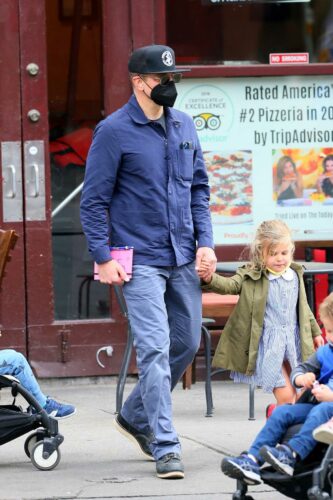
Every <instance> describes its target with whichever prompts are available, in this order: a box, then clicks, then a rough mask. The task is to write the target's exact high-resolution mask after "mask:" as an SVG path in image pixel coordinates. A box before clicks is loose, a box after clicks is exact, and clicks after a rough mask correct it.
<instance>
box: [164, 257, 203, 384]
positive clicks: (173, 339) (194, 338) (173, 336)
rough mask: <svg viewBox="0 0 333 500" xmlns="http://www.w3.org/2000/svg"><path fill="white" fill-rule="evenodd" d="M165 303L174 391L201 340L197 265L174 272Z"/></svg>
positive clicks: (199, 291)
mask: <svg viewBox="0 0 333 500" xmlns="http://www.w3.org/2000/svg"><path fill="white" fill-rule="evenodd" d="M165 302H166V306H167V311H168V319H169V325H170V369H171V388H172V389H173V388H174V387H175V385H176V384H177V382H178V381H179V379H180V378H181V376H182V375H183V373H184V371H185V370H186V368H187V367H188V365H189V364H190V363H192V361H193V358H194V356H195V354H196V352H197V351H198V348H199V345H200V339H201V323H202V294H201V288H200V280H199V277H198V275H197V272H196V270H195V263H194V262H193V263H191V264H187V265H185V266H182V267H177V268H173V271H172V273H171V275H170V278H169V280H168V282H167V288H166V293H165Z"/></svg>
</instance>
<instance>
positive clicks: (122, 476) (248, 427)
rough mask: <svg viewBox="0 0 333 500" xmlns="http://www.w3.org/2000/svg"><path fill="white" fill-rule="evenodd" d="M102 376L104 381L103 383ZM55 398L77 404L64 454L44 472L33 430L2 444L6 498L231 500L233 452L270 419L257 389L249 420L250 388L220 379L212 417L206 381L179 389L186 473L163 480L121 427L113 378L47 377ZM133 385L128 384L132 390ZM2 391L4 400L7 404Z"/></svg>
mask: <svg viewBox="0 0 333 500" xmlns="http://www.w3.org/2000/svg"><path fill="white" fill-rule="evenodd" d="M96 382H97V383H96ZM41 385H42V387H43V390H44V391H45V392H46V393H47V394H50V395H51V396H52V397H54V398H55V399H58V400H60V401H64V402H70V403H73V404H75V405H76V407H77V414H76V415H74V416H73V417H71V418H68V419H66V420H63V421H60V422H59V429H60V432H61V433H62V434H63V435H64V436H65V441H64V443H63V444H62V445H61V446H60V450H61V454H62V458H61V461H60V463H59V465H58V466H57V467H56V468H55V469H54V470H52V471H48V472H42V471H39V470H37V469H36V468H35V467H34V466H33V465H32V463H31V462H30V460H29V459H28V458H27V457H26V455H25V453H24V449H23V445H24V441H25V439H26V437H27V435H25V436H22V437H21V438H18V439H16V440H14V441H11V442H10V443H7V444H5V445H3V446H2V447H1V458H0V471H1V476H0V477H1V488H0V499H1V500H12V499H15V500H50V499H56V500H62V499H80V500H93V499H94V500H95V499H98V500H103V499H124V498H140V499H145V500H148V499H149V500H150V499H155V500H156V499H162V500H167V499H170V500H171V499H176V500H193V499H196V500H215V499H216V500H217V499H218V500H221V499H222V500H224V499H231V498H232V493H233V491H234V489H235V481H233V480H232V479H230V478H227V477H226V476H224V475H223V474H222V473H221V470H220V463H221V459H222V458H223V456H225V455H226V454H239V453H240V452H241V451H243V450H244V449H246V448H247V446H248V445H249V443H250V442H251V440H252V438H253V437H254V435H255V434H256V433H257V432H258V430H259V429H260V428H261V427H262V425H263V424H264V421H265V420H264V413H265V407H266V405H267V404H268V403H269V402H272V397H270V396H269V395H267V394H263V393H262V391H260V390H257V391H256V394H255V416H256V420H255V421H249V420H248V386H245V385H234V384H233V383H232V382H214V383H213V397H214V406H215V413H214V416H213V417H212V418H207V417H205V416H204V415H205V390H204V383H203V382H198V383H196V384H195V385H193V386H192V388H191V389H190V390H187V391H184V390H183V389H182V387H181V384H178V386H177V387H176V389H175V391H174V393H173V402H174V422H175V426H176V429H177V431H178V433H179V434H180V437H181V443H182V449H183V460H184V464H185V479H183V480H172V481H171V480H162V479H158V478H157V477H156V475H155V465H154V463H153V462H149V461H145V460H144V459H142V458H141V455H140V453H139V452H137V450H136V447H135V446H134V445H133V444H132V443H131V442H130V441H128V440H127V439H126V438H124V437H123V436H122V435H121V434H120V433H118V432H117V431H116V430H115V429H114V427H113V425H112V423H111V422H112V419H113V416H114V411H115V401H116V397H115V389H116V380H115V379H114V378H109V379H102V380H98V379H96V380H93V379H92V381H91V382H90V381H89V380H88V381H87V380H85V381H84V383H82V381H81V380H80V379H73V380H67V381H61V380H51V381H43V380H42V381H41ZM131 387H133V383H132V382H130V383H128V384H127V385H126V388H125V396H126V393H128V392H129V391H130V390H131ZM5 399H7V398H5V392H4V391H2V399H1V403H2V404H4V402H5ZM249 493H250V494H251V495H252V497H253V498H254V499H255V500H267V499H268V498H269V499H270V500H279V499H283V498H286V497H285V496H284V495H281V494H280V493H277V492H276V491H275V490H272V488H270V487H269V486H266V485H264V484H263V485H259V486H256V487H250V492H249Z"/></svg>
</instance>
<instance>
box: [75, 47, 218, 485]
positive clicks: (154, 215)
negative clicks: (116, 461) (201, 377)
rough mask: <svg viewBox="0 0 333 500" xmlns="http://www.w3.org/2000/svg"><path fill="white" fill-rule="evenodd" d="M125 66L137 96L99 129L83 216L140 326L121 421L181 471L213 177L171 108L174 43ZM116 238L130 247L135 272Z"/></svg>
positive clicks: (163, 470)
mask: <svg viewBox="0 0 333 500" xmlns="http://www.w3.org/2000/svg"><path fill="white" fill-rule="evenodd" d="M128 68H129V73H130V80H131V83H132V87H133V95H132V97H131V98H130V100H129V101H128V103H127V104H125V106H123V107H122V108H120V109H119V110H118V111H116V112H115V113H113V114H112V115H110V116H109V117H107V118H106V119H105V120H104V121H102V122H101V123H100V124H99V125H98V126H97V128H96V130H95V134H94V139H93V143H92V146H91V149H90V151H89V155H88V159H87V168H86V177H85V182H84V188H83V194H82V200H81V220H82V224H83V228H84V232H85V234H86V237H87V239H88V244H89V250H90V252H91V253H92V255H93V257H94V260H95V261H96V262H97V264H98V272H99V276H100V281H101V282H102V283H108V284H113V283H114V284H117V285H119V284H123V283H124V282H125V284H124V295H125V298H126V302H127V308H128V311H129V320H130V324H131V328H132V331H133V335H134V346H135V349H136V355H137V367H138V372H139V382H138V384H137V385H136V387H135V388H134V390H133V391H132V393H131V394H130V396H129V397H128V399H127V400H126V402H125V403H124V406H123V408H122V410H121V414H119V415H118V416H117V418H116V420H115V426H116V427H117V429H118V430H119V431H120V432H122V433H123V434H124V435H125V436H126V437H128V438H129V439H131V440H132V441H134V442H135V443H136V444H138V445H139V447H140V449H141V451H142V453H143V454H144V456H145V457H146V458H149V459H153V460H155V461H156V471H157V476H158V477H160V478H183V477H184V466H183V464H182V461H181V456H180V443H179V439H178V436H177V433H176V431H175V429H174V427H173V424H172V408H171V407H172V405H171V390H172V389H173V388H174V387H175V385H176V384H177V382H178V380H179V378H180V377H181V376H182V374H183V372H184V371H185V369H186V367H187V366H188V365H189V364H190V363H191V362H192V360H193V357H194V356H195V353H196V351H197V349H198V346H199V342H200V330H201V291H200V283H199V277H198V274H197V272H196V268H197V269H198V268H199V267H200V263H201V261H202V260H204V261H205V262H209V264H210V268H209V271H210V269H213V270H214V269H215V265H216V257H215V254H214V250H213V237H212V226H211V220H210V214H209V207H208V202H209V187H208V179H207V173H206V169H205V165H204V161H203V156H202V151H201V148H200V145H199V141H198V137H197V134H196V131H195V127H194V124H193V120H192V119H191V118H190V117H189V116H187V115H186V114H185V113H182V112H179V111H175V110H173V109H172V106H173V104H174V102H175V100H176V97H177V91H176V86H175V81H176V82H178V81H179V80H180V77H181V72H182V71H184V70H181V69H179V68H176V66H175V57H174V51H173V50H172V49H171V48H170V47H167V46H164V45H150V46H146V47H141V48H140V49H137V50H135V51H134V52H133V54H132V55H131V57H130V59H129V63H128ZM109 230H110V231H109ZM110 245H112V246H126V245H127V246H133V247H134V263H133V264H134V265H133V277H132V278H131V280H129V277H128V276H127V274H126V273H125V271H124V269H123V267H122V266H121V265H120V264H119V263H118V262H117V261H115V260H111V257H110ZM209 271H207V272H209ZM200 276H201V274H200Z"/></svg>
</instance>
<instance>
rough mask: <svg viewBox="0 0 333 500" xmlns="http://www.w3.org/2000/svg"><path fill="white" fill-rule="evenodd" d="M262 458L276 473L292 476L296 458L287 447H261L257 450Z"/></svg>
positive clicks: (282, 445) (281, 445) (280, 445)
mask: <svg viewBox="0 0 333 500" xmlns="http://www.w3.org/2000/svg"><path fill="white" fill-rule="evenodd" d="M259 453H260V455H261V456H262V458H264V459H265V460H266V462H268V463H269V464H270V465H272V466H273V467H274V469H275V470H277V471H278V472H282V474H287V475H288V476H292V475H293V474H294V468H295V464H296V457H295V456H294V454H293V452H292V450H291V449H290V448H289V446H286V445H284V444H279V445H278V446H277V447H276V448H274V447H273V446H263V447H262V448H260V450H259Z"/></svg>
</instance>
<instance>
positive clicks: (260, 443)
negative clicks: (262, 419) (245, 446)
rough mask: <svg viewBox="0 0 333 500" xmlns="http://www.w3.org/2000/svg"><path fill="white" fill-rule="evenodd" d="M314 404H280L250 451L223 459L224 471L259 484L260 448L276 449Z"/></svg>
mask: <svg viewBox="0 0 333 500" xmlns="http://www.w3.org/2000/svg"><path fill="white" fill-rule="evenodd" d="M312 406H313V405H305V404H304V405H303V404H296V405H284V406H278V407H277V408H276V409H275V410H274V412H273V413H272V415H271V416H270V418H269V419H268V420H267V421H266V424H265V426H264V427H263V428H262V429H261V431H260V432H259V434H258V435H257V436H256V438H255V439H254V441H253V443H252V444H251V446H250V448H249V450H248V452H246V453H243V454H242V455H240V456H238V457H226V458H224V459H223V460H222V464H221V466H222V472H224V474H226V475H227V476H229V477H233V478H234V479H240V480H241V481H244V482H246V483H247V484H259V483H260V465H261V464H262V463H263V462H264V460H263V458H262V456H261V453H260V452H259V450H262V449H263V448H266V446H267V447H268V448H271V447H273V449H275V448H274V447H275V446H276V445H277V444H278V443H279V442H280V441H281V439H282V437H283V436H284V434H285V432H286V430H287V429H288V427H290V426H291V425H294V424H299V423H303V422H304V421H305V419H306V417H307V415H308V414H309V412H310V411H311V409H312Z"/></svg>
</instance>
